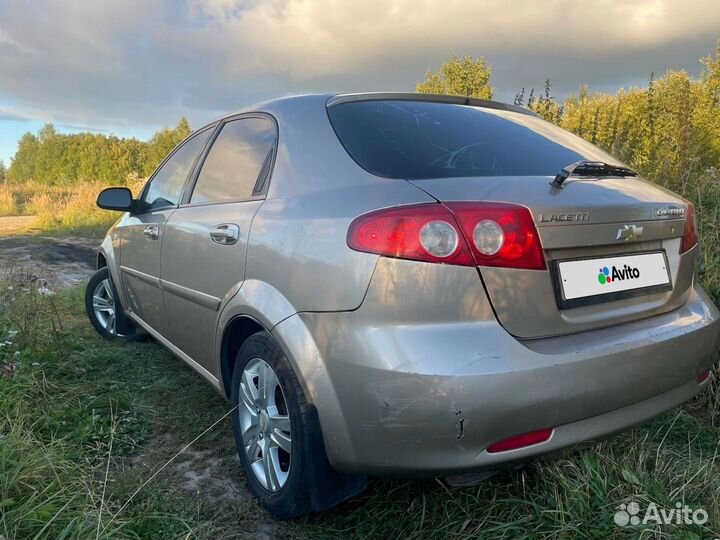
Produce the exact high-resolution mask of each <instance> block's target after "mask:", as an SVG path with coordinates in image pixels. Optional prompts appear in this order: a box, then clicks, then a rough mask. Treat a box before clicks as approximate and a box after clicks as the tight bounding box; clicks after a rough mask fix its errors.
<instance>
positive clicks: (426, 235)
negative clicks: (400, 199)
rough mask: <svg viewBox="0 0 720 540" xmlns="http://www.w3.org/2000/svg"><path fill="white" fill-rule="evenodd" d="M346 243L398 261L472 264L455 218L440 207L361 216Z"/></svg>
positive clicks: (385, 211) (417, 207)
mask: <svg viewBox="0 0 720 540" xmlns="http://www.w3.org/2000/svg"><path fill="white" fill-rule="evenodd" d="M347 243H348V246H350V247H351V248H352V249H355V250H357V251H366V252H368V253H377V254H379V255H385V256H387V257H395V258H398V259H412V260H415V261H426V262H436V263H446V264H457V265H462V266H473V265H474V264H475V263H474V261H473V259H472V256H471V255H470V251H469V250H468V248H467V245H466V244H465V241H464V240H463V239H462V237H461V236H460V233H459V232H458V228H457V223H456V222H455V218H454V217H453V215H452V213H450V211H449V210H448V209H447V208H445V207H444V206H442V205H440V204H418V205H412V206H400V207H396V208H388V209H384V210H377V211H375V212H370V213H369V214H365V215H363V216H360V217H359V218H357V219H355V221H353V222H352V223H351V224H350V229H349V230H348V234H347Z"/></svg>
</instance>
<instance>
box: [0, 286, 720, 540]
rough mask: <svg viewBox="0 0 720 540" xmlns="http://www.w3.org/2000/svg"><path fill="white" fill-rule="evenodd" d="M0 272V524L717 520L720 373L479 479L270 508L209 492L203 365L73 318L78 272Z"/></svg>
mask: <svg viewBox="0 0 720 540" xmlns="http://www.w3.org/2000/svg"><path fill="white" fill-rule="evenodd" d="M0 283H2V285H0V343H2V344H3V345H2V347H0V537H1V536H4V537H5V538H7V539H30V538H37V539H40V538H48V539H49V538H53V539H54V538H64V539H77V540H86V539H92V538H104V539H105V538H112V539H137V538H148V539H153V540H156V539H181V538H182V539H191V538H194V539H219V538H263V537H265V538H267V537H270V538H299V539H303V538H317V539H334V538H343V539H367V538H383V539H384V538H414V539H423V540H425V539H436V538H437V539H445V538H453V539H468V540H469V539H483V538H488V539H490V538H508V539H510V538H513V539H516V538H528V539H544V538H587V539H595V538H638V537H640V536H641V534H642V537H643V538H650V537H651V536H652V535H655V536H653V537H654V538H686V539H699V538H713V537H718V536H720V521H718V520H719V519H720V474H718V473H720V464H719V463H718V456H719V455H720V427H718V423H719V422H720V416H719V415H718V402H719V401H720V388H718V384H717V383H713V384H714V387H713V388H712V389H711V391H710V392H706V393H704V394H703V395H702V396H701V397H699V398H697V399H695V400H694V401H692V402H690V403H688V404H687V405H686V406H684V407H683V408H681V409H678V410H676V411H673V412H671V413H669V414H667V415H665V416H663V417H661V418H659V419H657V420H655V421H653V422H650V423H649V424H646V425H644V426H642V427H640V428H637V429H635V430H633V431H631V432H628V433H625V434H623V435H620V436H618V437H616V438H613V439H611V440H609V441H607V442H603V443H601V444H597V445H595V446H591V447H585V448H576V449H573V450H568V451H565V452H563V453H561V454H559V455H557V456H555V457H554V458H553V459H549V460H546V461H539V462H535V463H532V464H530V465H529V466H527V467H526V468H524V469H522V470H520V471H516V472H510V473H506V474H503V475H501V476H498V477H496V478H494V479H491V480H489V481H487V482H484V483H483V484H481V485H479V486H476V487H471V488H447V487H444V486H442V485H440V484H438V483H436V482H430V481H425V482H420V481H387V480H383V481H372V482H371V483H370V488H369V490H368V491H367V492H366V493H365V494H363V495H362V496H361V497H360V498H358V499H357V500H354V501H350V502H347V503H344V504H343V505H341V506H340V507H339V508H337V509H335V510H333V511H331V512H329V513H325V514H322V515H315V516H311V517H309V518H306V519H303V520H299V521H296V522H292V523H286V524H278V523H275V522H273V521H272V520H271V519H270V518H269V516H267V514H265V513H264V511H263V510H262V509H260V508H259V506H258V505H257V504H256V503H255V501H254V500H252V499H251V498H249V497H247V496H245V495H243V494H242V492H240V493H239V494H236V496H233V497H227V496H225V495H224V494H223V493H220V494H218V493H217V492H218V490H220V491H222V490H221V489H220V488H222V486H223V485H224V484H223V483H222V482H230V483H234V484H237V486H242V478H241V476H242V474H241V471H240V468H239V466H238V464H237V460H236V458H235V456H234V449H233V447H232V438H231V436H230V422H229V421H228V419H227V418H223V415H225V413H226V412H227V410H228V406H227V404H226V403H225V402H224V401H223V400H221V399H220V398H219V397H218V396H217V395H216V394H215V393H214V391H213V390H211V389H210V388H209V387H208V386H207V385H206V384H205V383H204V382H203V381H202V380H201V378H200V377H199V376H197V375H196V374H194V373H193V372H192V371H190V370H189V369H188V368H186V367H185V366H184V364H182V362H180V361H179V360H177V359H175V358H174V357H172V356H171V355H170V354H169V353H168V352H166V351H165V350H164V349H162V348H161V347H160V346H159V345H157V344H155V343H154V342H152V341H150V342H143V343H129V344H119V343H108V342H105V341H102V340H101V339H100V338H99V337H98V336H97V335H96V334H95V333H94V331H93V330H92V329H91V327H90V325H89V323H87V322H86V320H85V316H84V312H83V311H84V310H83V299H82V294H83V291H82V290H81V288H75V289H70V290H68V291H64V292H62V293H60V294H58V295H55V296H46V295H41V294H39V293H38V292H37V289H36V284H34V283H32V282H31V281H29V280H28V278H26V277H25V276H18V275H9V276H6V277H5V278H3V279H2V280H0ZM218 420H220V421H219V423H218V424H217V426H215V427H214V428H213V429H210V430H209V431H208V432H207V433H205V434H204V435H203V436H202V437H200V438H199V439H198V440H197V442H195V443H194V444H192V446H191V447H190V448H189V449H188V450H187V451H186V452H185V453H183V454H182V455H180V456H178V457H175V456H176V454H177V452H178V451H179V450H180V449H182V448H183V447H184V446H185V445H186V444H187V443H189V442H190V441H193V440H194V439H196V438H197V437H198V436H199V435H201V434H203V433H204V432H205V431H206V430H207V429H208V427H210V426H212V425H213V424H214V423H216V422H218ZM174 457H175V459H174V460H173V461H170V460H171V459H172V458H174ZM208 463H215V464H216V465H217V466H216V467H215V468H214V469H212V471H211V476H214V478H211V480H213V482H210V483H209V484H208V483H205V484H203V483H202V482H201V483H198V484H197V486H192V485H191V486H190V487H188V486H187V483H188V479H189V478H190V479H192V478H193V474H200V475H202V474H203V471H205V470H206V467H207V465H208ZM163 467H164V468H163ZM159 470H160V471H161V472H160V473H159V474H157V476H155V477H154V478H153V475H154V474H155V473H156V472H157V471H159ZM188 471H190V472H191V473H192V474H188ZM149 478H153V479H152V480H151V481H150V482H148V483H147V484H145V482H147V480H148V479H149ZM234 484H233V485H234ZM141 486H143V487H142V489H140V490H139V491H138V488H140V487H141ZM240 489H241V488H240ZM630 500H634V501H638V502H640V503H641V504H642V505H643V506H646V505H647V504H649V503H650V502H654V503H656V504H658V505H660V506H662V507H664V508H670V509H671V508H673V507H674V504H675V503H676V502H682V503H684V504H687V505H689V506H691V507H693V508H698V507H701V508H703V509H705V510H706V511H707V512H708V513H709V515H710V520H709V521H708V523H707V524H706V525H705V526H704V527H701V526H698V525H677V524H675V525H667V526H665V525H663V526H662V527H649V528H645V529H646V532H643V530H644V528H643V527H626V528H620V527H617V526H615V525H614V524H613V515H614V512H615V510H616V507H617V506H618V505H619V504H621V503H623V502H628V501H630ZM263 535H266V536H263Z"/></svg>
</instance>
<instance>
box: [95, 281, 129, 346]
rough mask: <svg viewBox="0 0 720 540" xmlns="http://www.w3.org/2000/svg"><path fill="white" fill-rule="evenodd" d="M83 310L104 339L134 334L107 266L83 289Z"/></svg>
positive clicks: (123, 337) (121, 337)
mask: <svg viewBox="0 0 720 540" xmlns="http://www.w3.org/2000/svg"><path fill="white" fill-rule="evenodd" d="M85 311H86V312H87V316H88V318H89V319H90V323H91V324H92V325H93V328H95V330H97V332H98V333H99V334H100V335H101V336H102V337H104V338H105V339H109V340H116V339H127V338H128V337H130V336H132V335H134V330H133V327H132V324H131V323H130V321H128V320H127V318H126V317H125V313H124V311H123V308H122V305H121V304H120V300H119V299H118V295H117V290H116V289H115V285H114V284H113V282H112V277H111V276H110V271H109V270H108V269H107V267H105V268H101V269H100V270H98V271H97V272H95V274H94V275H93V276H92V277H91V278H90V281H89V282H88V284H87V288H86V289H85Z"/></svg>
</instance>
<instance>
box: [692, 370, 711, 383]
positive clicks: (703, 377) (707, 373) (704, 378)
mask: <svg viewBox="0 0 720 540" xmlns="http://www.w3.org/2000/svg"><path fill="white" fill-rule="evenodd" d="M709 378H710V371H705V372H703V373H701V374H700V375H698V376H697V377H695V380H696V381H697V382H698V384H702V383H704V382H705V381H707V380H708V379H709Z"/></svg>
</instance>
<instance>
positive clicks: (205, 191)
mask: <svg viewBox="0 0 720 540" xmlns="http://www.w3.org/2000/svg"><path fill="white" fill-rule="evenodd" d="M275 139H276V131H275V124H274V123H273V122H272V121H271V120H269V119H267V118H260V117H251V118H241V119H239V120H232V121H230V122H228V123H227V124H225V125H224V126H223V128H222V130H221V131H220V134H219V135H218V137H217V139H216V140H215V142H214V143H213V145H212V148H210V151H209V152H208V155H207V157H206V158H205V162H204V163H203V166H202V169H200V174H199V176H198V179H197V182H196V184H195V189H194V190H193V194H192V197H191V199H190V203H192V204H202V203H209V202H222V201H243V200H248V199H250V198H252V196H253V192H254V190H255V185H256V183H257V181H258V178H259V177H261V175H264V174H266V173H267V172H268V168H269V164H270V160H271V158H272V154H273V149H274V147H275Z"/></svg>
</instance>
